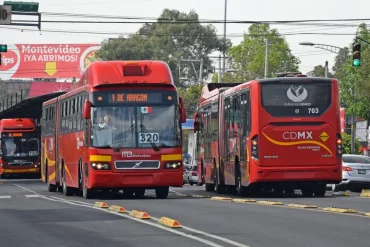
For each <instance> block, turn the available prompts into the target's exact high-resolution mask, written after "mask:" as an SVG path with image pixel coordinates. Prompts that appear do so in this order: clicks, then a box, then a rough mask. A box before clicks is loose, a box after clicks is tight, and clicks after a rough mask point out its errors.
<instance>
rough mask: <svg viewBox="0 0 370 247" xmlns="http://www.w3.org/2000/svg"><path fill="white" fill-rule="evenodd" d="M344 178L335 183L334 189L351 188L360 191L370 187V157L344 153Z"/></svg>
mask: <svg viewBox="0 0 370 247" xmlns="http://www.w3.org/2000/svg"><path fill="white" fill-rule="evenodd" d="M342 174H343V180H342V182H341V183H339V184H333V185H332V190H333V191H344V190H351V191H354V192H360V191H361V190H362V189H369V188H370V157H368V156H364V155H356V154H344V155H343V167H342Z"/></svg>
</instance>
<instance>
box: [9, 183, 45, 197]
mask: <svg viewBox="0 0 370 247" xmlns="http://www.w3.org/2000/svg"><path fill="white" fill-rule="evenodd" d="M13 185H15V186H17V187H19V188H21V189H23V190H27V191H28V192H30V193H33V194H35V195H40V194H39V193H37V192H35V191H33V190H29V189H27V188H25V187H23V186H21V185H19V184H13Z"/></svg>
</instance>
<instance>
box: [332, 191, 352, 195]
mask: <svg viewBox="0 0 370 247" xmlns="http://www.w3.org/2000/svg"><path fill="white" fill-rule="evenodd" d="M332 196H351V194H350V193H349V192H348V191H344V192H333V193H332Z"/></svg>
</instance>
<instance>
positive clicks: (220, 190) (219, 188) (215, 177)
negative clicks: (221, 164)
mask: <svg viewBox="0 0 370 247" xmlns="http://www.w3.org/2000/svg"><path fill="white" fill-rule="evenodd" d="M213 181H214V186H215V191H216V192H217V193H218V194H222V193H223V192H224V187H223V186H222V185H221V184H219V183H218V172H217V167H216V164H214V168H213Z"/></svg>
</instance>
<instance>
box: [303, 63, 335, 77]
mask: <svg viewBox="0 0 370 247" xmlns="http://www.w3.org/2000/svg"><path fill="white" fill-rule="evenodd" d="M307 75H308V76H312V77H325V67H324V66H322V65H316V66H315V67H314V68H313V70H311V71H309V72H308V73H307ZM328 77H329V78H333V74H332V73H331V72H328Z"/></svg>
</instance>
